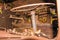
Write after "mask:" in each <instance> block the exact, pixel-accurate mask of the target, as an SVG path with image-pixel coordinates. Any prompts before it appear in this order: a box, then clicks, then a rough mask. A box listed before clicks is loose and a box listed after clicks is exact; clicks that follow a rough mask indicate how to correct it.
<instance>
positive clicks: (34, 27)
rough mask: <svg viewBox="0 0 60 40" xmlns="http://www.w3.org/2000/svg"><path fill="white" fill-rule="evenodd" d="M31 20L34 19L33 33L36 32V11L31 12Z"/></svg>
mask: <svg viewBox="0 0 60 40" xmlns="http://www.w3.org/2000/svg"><path fill="white" fill-rule="evenodd" d="M31 19H32V26H33V31H34V32H36V20H35V11H31Z"/></svg>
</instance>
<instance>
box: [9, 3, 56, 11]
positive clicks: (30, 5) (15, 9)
mask: <svg viewBox="0 0 60 40" xmlns="http://www.w3.org/2000/svg"><path fill="white" fill-rule="evenodd" d="M40 5H55V4H54V3H36V4H28V5H23V6H18V7H15V8H12V9H11V10H10V11H12V12H21V11H29V10H32V9H35V8H36V7H34V8H31V9H25V10H24V9H23V10H17V9H21V8H24V7H32V6H40Z"/></svg>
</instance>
